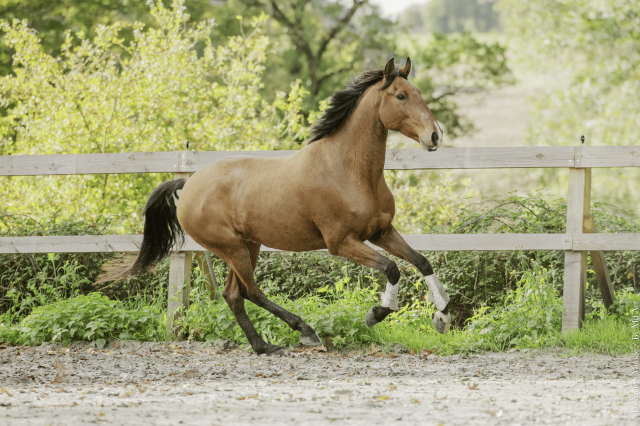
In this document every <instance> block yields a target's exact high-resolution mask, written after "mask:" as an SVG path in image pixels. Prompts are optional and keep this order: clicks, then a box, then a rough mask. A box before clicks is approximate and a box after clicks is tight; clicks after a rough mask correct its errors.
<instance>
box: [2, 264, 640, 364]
mask: <svg viewBox="0 0 640 426" xmlns="http://www.w3.org/2000/svg"><path fill="white" fill-rule="evenodd" d="M67 272H68V275H69V278H70V280H71V279H72V278H73V272H74V265H68V267H67ZM558 276H559V275H558V274H556V273H555V271H548V270H547V269H545V268H543V267H542V266H541V265H540V264H538V263H535V262H534V263H533V264H532V267H531V268H530V269H528V270H526V271H525V272H524V274H523V275H522V276H521V278H520V280H519V281H518V285H517V286H516V288H515V290H513V291H511V292H510V293H509V294H508V297H507V298H506V301H505V303H504V305H503V306H498V307H493V308H490V307H482V308H480V309H478V310H477V311H476V313H475V315H474V316H473V318H471V320H470V321H469V322H468V324H467V325H466V326H465V327H464V328H461V329H454V330H452V331H451V332H450V333H449V334H446V335H440V334H438V333H437V332H436V331H435V330H434V328H433V325H432V322H431V316H432V314H433V312H434V311H433V308H431V306H430V305H428V304H425V303H424V302H421V301H419V300H415V301H414V303H413V304H411V305H409V306H405V307H403V308H402V309H401V310H400V311H399V312H397V313H394V314H392V315H391V316H390V317H389V319H388V320H387V321H384V322H382V323H380V324H378V325H376V326H375V327H373V328H371V329H369V328H367V327H366V325H365V324H364V317H365V314H366V312H367V311H368V310H369V308H370V307H372V306H374V305H376V304H377V303H378V297H379V289H378V288H377V285H376V286H375V287H376V288H361V287H359V286H357V287H355V288H353V287H351V288H350V287H349V279H348V278H343V279H342V280H339V281H338V282H336V283H335V284H334V285H333V286H325V287H324V288H322V289H320V291H318V292H317V293H316V294H312V295H308V296H305V297H302V298H300V299H297V300H295V301H292V300H289V299H286V298H285V297H282V296H280V297H279V296H272V299H273V300H274V301H275V302H276V303H278V304H280V305H281V306H283V307H284V308H285V309H288V310H290V311H291V312H293V313H295V314H297V315H300V316H301V317H302V318H303V319H304V320H305V321H306V322H307V323H308V324H310V325H311V326H312V327H314V328H315V329H316V331H317V332H318V334H319V335H320V336H321V337H330V339H331V341H332V343H333V344H334V345H335V346H336V347H338V348H345V347H363V346H365V347H366V346H369V345H370V344H372V343H373V344H375V345H377V346H382V347H387V348H388V347H391V346H393V345H396V344H400V345H403V346H405V347H406V348H409V349H411V350H412V351H414V352H416V353H420V352H421V351H423V350H430V351H436V352H437V353H438V354H441V355H450V354H463V355H467V354H471V353H481V352H484V351H496V352H499V351H506V350H511V349H553V350H561V351H566V352H569V353H572V354H580V353H602V354H609V355H616V354H631V353H634V352H635V350H636V347H635V345H634V344H633V339H632V337H633V336H632V318H633V315H637V307H638V304H640V297H639V296H637V295H634V294H632V293H630V292H623V294H619V295H618V300H617V303H616V305H615V306H614V307H613V308H612V309H611V310H605V309H604V307H602V306H601V305H598V303H593V302H592V303H590V304H589V306H591V308H592V310H591V312H590V314H589V315H588V319H587V321H586V322H585V324H584V327H583V328H582V330H576V331H572V332H569V333H564V334H563V333H562V332H561V317H562V299H561V298H560V296H559V295H558V294H557V291H556V290H555V289H554V288H555V287H556V286H555V285H554V280H555V279H557V277H558ZM193 284H194V285H193V289H192V292H191V298H192V299H191V305H190V307H189V309H187V310H186V311H184V312H183V315H182V318H181V319H180V320H179V321H178V323H179V324H180V325H182V326H183V330H184V335H185V338H187V339H189V340H199V341H212V340H217V339H228V340H231V341H234V342H237V343H239V344H241V345H244V346H245V347H248V341H247V340H246V338H245V336H244V334H243V333H242V331H241V330H240V328H239V326H238V325H237V323H236V321H235V318H234V317H233V315H232V314H231V312H230V310H229V309H228V307H227V306H226V303H224V302H223V301H211V300H210V299H209V297H208V294H207V292H206V290H205V286H204V277H200V279H197V280H196V281H195V282H194V283H193ZM416 285H424V284H420V283H417V284H416ZM74 288H76V287H74V285H70V286H69V288H68V289H66V290H65V291H64V292H61V291H57V290H54V289H51V288H47V287H43V288H42V289H39V290H38V289H35V288H34V289H33V291H34V292H35V293H34V296H33V297H32V298H31V299H26V300H22V302H21V304H17V305H16V306H15V307H14V309H12V310H11V311H9V312H7V313H5V314H3V315H2V316H0V341H3V340H6V341H9V342H12V343H14V344H27V345H37V344H40V343H42V342H50V341H58V342H62V343H64V344H68V343H69V342H71V341H73V340H85V341H91V342H95V344H96V345H97V346H98V347H101V346H103V345H104V344H105V342H106V341H108V340H112V339H128V340H140V341H162V340H165V339H166V338H167V336H166V332H165V328H166V308H165V306H166V301H165V300H159V299H158V300H154V299H147V298H144V297H135V298H131V299H128V300H124V301H115V300H110V299H109V298H108V297H106V296H104V295H102V294H99V293H92V294H89V295H81V294H78V293H77V292H74ZM38 292H39V293H38ZM25 304H26V305H28V306H29V307H30V309H29V310H28V311H29V314H25V315H22V316H21V315H20V312H23V311H25V309H24V306H23V305H25ZM246 308H247V312H248V314H249V316H250V317H251V318H252V321H253V323H254V325H255V327H256V329H257V330H258V332H259V333H260V334H261V335H262V337H263V338H264V339H265V340H267V341H269V342H272V343H275V344H278V345H282V346H286V347H292V346H294V345H297V344H298V332H295V331H292V330H291V329H290V328H289V327H288V326H286V324H284V322H282V321H281V320H279V319H278V318H276V317H275V316H273V315H271V314H270V313H269V312H267V311H265V310H263V309H261V308H259V307H257V306H255V305H254V304H252V303H250V302H247V303H246Z"/></svg>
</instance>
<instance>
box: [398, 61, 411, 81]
mask: <svg viewBox="0 0 640 426" xmlns="http://www.w3.org/2000/svg"><path fill="white" fill-rule="evenodd" d="M400 72H401V73H402V74H404V75H406V76H407V78H408V77H409V74H410V73H411V59H410V58H409V57H408V56H407V62H406V63H405V64H404V65H403V66H402V68H400Z"/></svg>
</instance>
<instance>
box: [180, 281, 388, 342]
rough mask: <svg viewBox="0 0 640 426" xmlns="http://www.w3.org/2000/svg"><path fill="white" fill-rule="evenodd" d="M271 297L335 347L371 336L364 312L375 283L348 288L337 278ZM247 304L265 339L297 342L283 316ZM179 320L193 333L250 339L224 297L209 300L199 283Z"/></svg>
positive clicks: (202, 337) (374, 296) (374, 298)
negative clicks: (306, 291) (290, 295)
mask: <svg viewBox="0 0 640 426" xmlns="http://www.w3.org/2000/svg"><path fill="white" fill-rule="evenodd" d="M327 296H328V297H327ZM269 297H270V298H271V299H272V300H273V301H274V302H275V303H277V304H278V305H280V306H282V307H283V308H285V309H287V310H289V311H290V312H292V313H294V314H296V315H299V316H301V317H302V318H304V320H305V322H307V324H309V325H311V326H312V327H313V328H314V329H315V330H316V332H318V334H319V335H320V336H324V335H329V336H331V339H332V340H333V343H334V345H336V346H337V347H343V346H345V345H346V344H364V343H369V342H371V335H370V333H369V332H368V328H367V326H366V325H365V323H364V316H365V314H366V312H367V311H368V310H369V308H371V307H372V306H374V305H375V304H376V303H377V299H378V292H377V291H376V288H373V289H372V288H366V289H361V288H356V289H353V290H348V289H347V287H345V285H344V281H338V282H337V283H335V286H333V285H332V286H331V288H329V286H326V287H324V288H323V289H321V290H320V294H315V295H306V296H303V297H301V298H299V299H297V300H295V301H292V300H290V299H287V298H286V297H285V296H283V295H270V296H269ZM245 308H246V310H247V313H248V315H249V317H250V318H251V321H252V322H253V324H254V326H255V328H256V330H257V331H258V333H259V334H260V335H261V336H262V337H263V338H264V339H265V340H267V341H269V342H271V343H274V344H278V345H284V346H293V345H295V344H297V343H298V341H299V338H298V335H299V333H298V332H295V331H292V330H291V329H290V328H289V326H287V325H286V324H285V323H284V322H283V321H282V320H280V319H278V318H277V317H275V316H274V315H272V314H271V313H269V312H268V311H266V310H265V309H262V308H259V307H258V306H256V305H254V304H253V303H251V302H246V303H245ZM180 324H182V325H184V326H185V327H186V328H187V329H188V331H189V337H190V338H191V339H196V340H217V339H229V340H232V341H235V342H241V343H244V344H247V343H248V341H247V340H246V337H245V336H244V333H243V332H242V330H241V329H240V327H239V326H238V324H237V322H236V320H235V318H234V316H233V314H232V313H231V311H230V310H229V308H228V307H227V305H226V303H225V302H224V301H211V300H209V298H208V296H207V294H206V291H204V287H202V286H200V287H198V288H197V290H195V291H193V292H192V296H191V304H190V307H189V309H188V310H187V311H186V312H185V313H184V314H183V316H182V318H181V319H180Z"/></svg>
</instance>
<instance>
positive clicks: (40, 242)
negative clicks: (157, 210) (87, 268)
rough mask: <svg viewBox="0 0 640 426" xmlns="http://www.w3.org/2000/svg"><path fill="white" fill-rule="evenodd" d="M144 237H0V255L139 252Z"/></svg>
mask: <svg viewBox="0 0 640 426" xmlns="http://www.w3.org/2000/svg"><path fill="white" fill-rule="evenodd" d="M141 244H142V235H74V236H54V237H0V254H11V253H111V252H137V251H140V249H139V247H140V245H141Z"/></svg>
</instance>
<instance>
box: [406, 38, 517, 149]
mask: <svg viewBox="0 0 640 426" xmlns="http://www.w3.org/2000/svg"><path fill="white" fill-rule="evenodd" d="M405 52H406V54H407V55H408V56H410V57H411V58H412V60H413V63H415V64H416V66H415V67H414V69H415V70H416V72H415V78H414V79H413V80H412V82H413V84H414V85H415V86H416V87H417V88H418V89H420V91H421V92H422V96H423V97H424V99H425V101H426V102H427V104H428V105H429V108H430V109H431V111H432V112H433V114H434V115H435V117H436V118H437V119H438V122H440V123H442V124H444V125H445V127H446V130H447V134H448V137H451V138H454V137H458V136H461V135H464V134H468V133H471V132H473V125H472V123H470V122H469V121H468V120H466V118H465V117H464V116H461V115H460V114H459V113H458V112H457V104H456V102H455V100H454V96H455V95H456V94H459V93H461V92H465V91H480V90H487V89H489V88H493V87H498V86H501V85H504V84H512V83H513V81H514V79H513V76H512V74H511V71H510V70H509V67H508V65H507V58H506V49H505V47H504V46H502V45H500V44H499V43H484V42H481V41H479V40H477V39H476V38H475V37H474V36H473V35H472V34H470V33H462V34H452V35H448V34H442V33H437V34H433V36H431V37H426V38H424V39H423V41H415V42H410V43H408V44H407V48H406V49H405ZM403 53H404V52H403Z"/></svg>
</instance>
